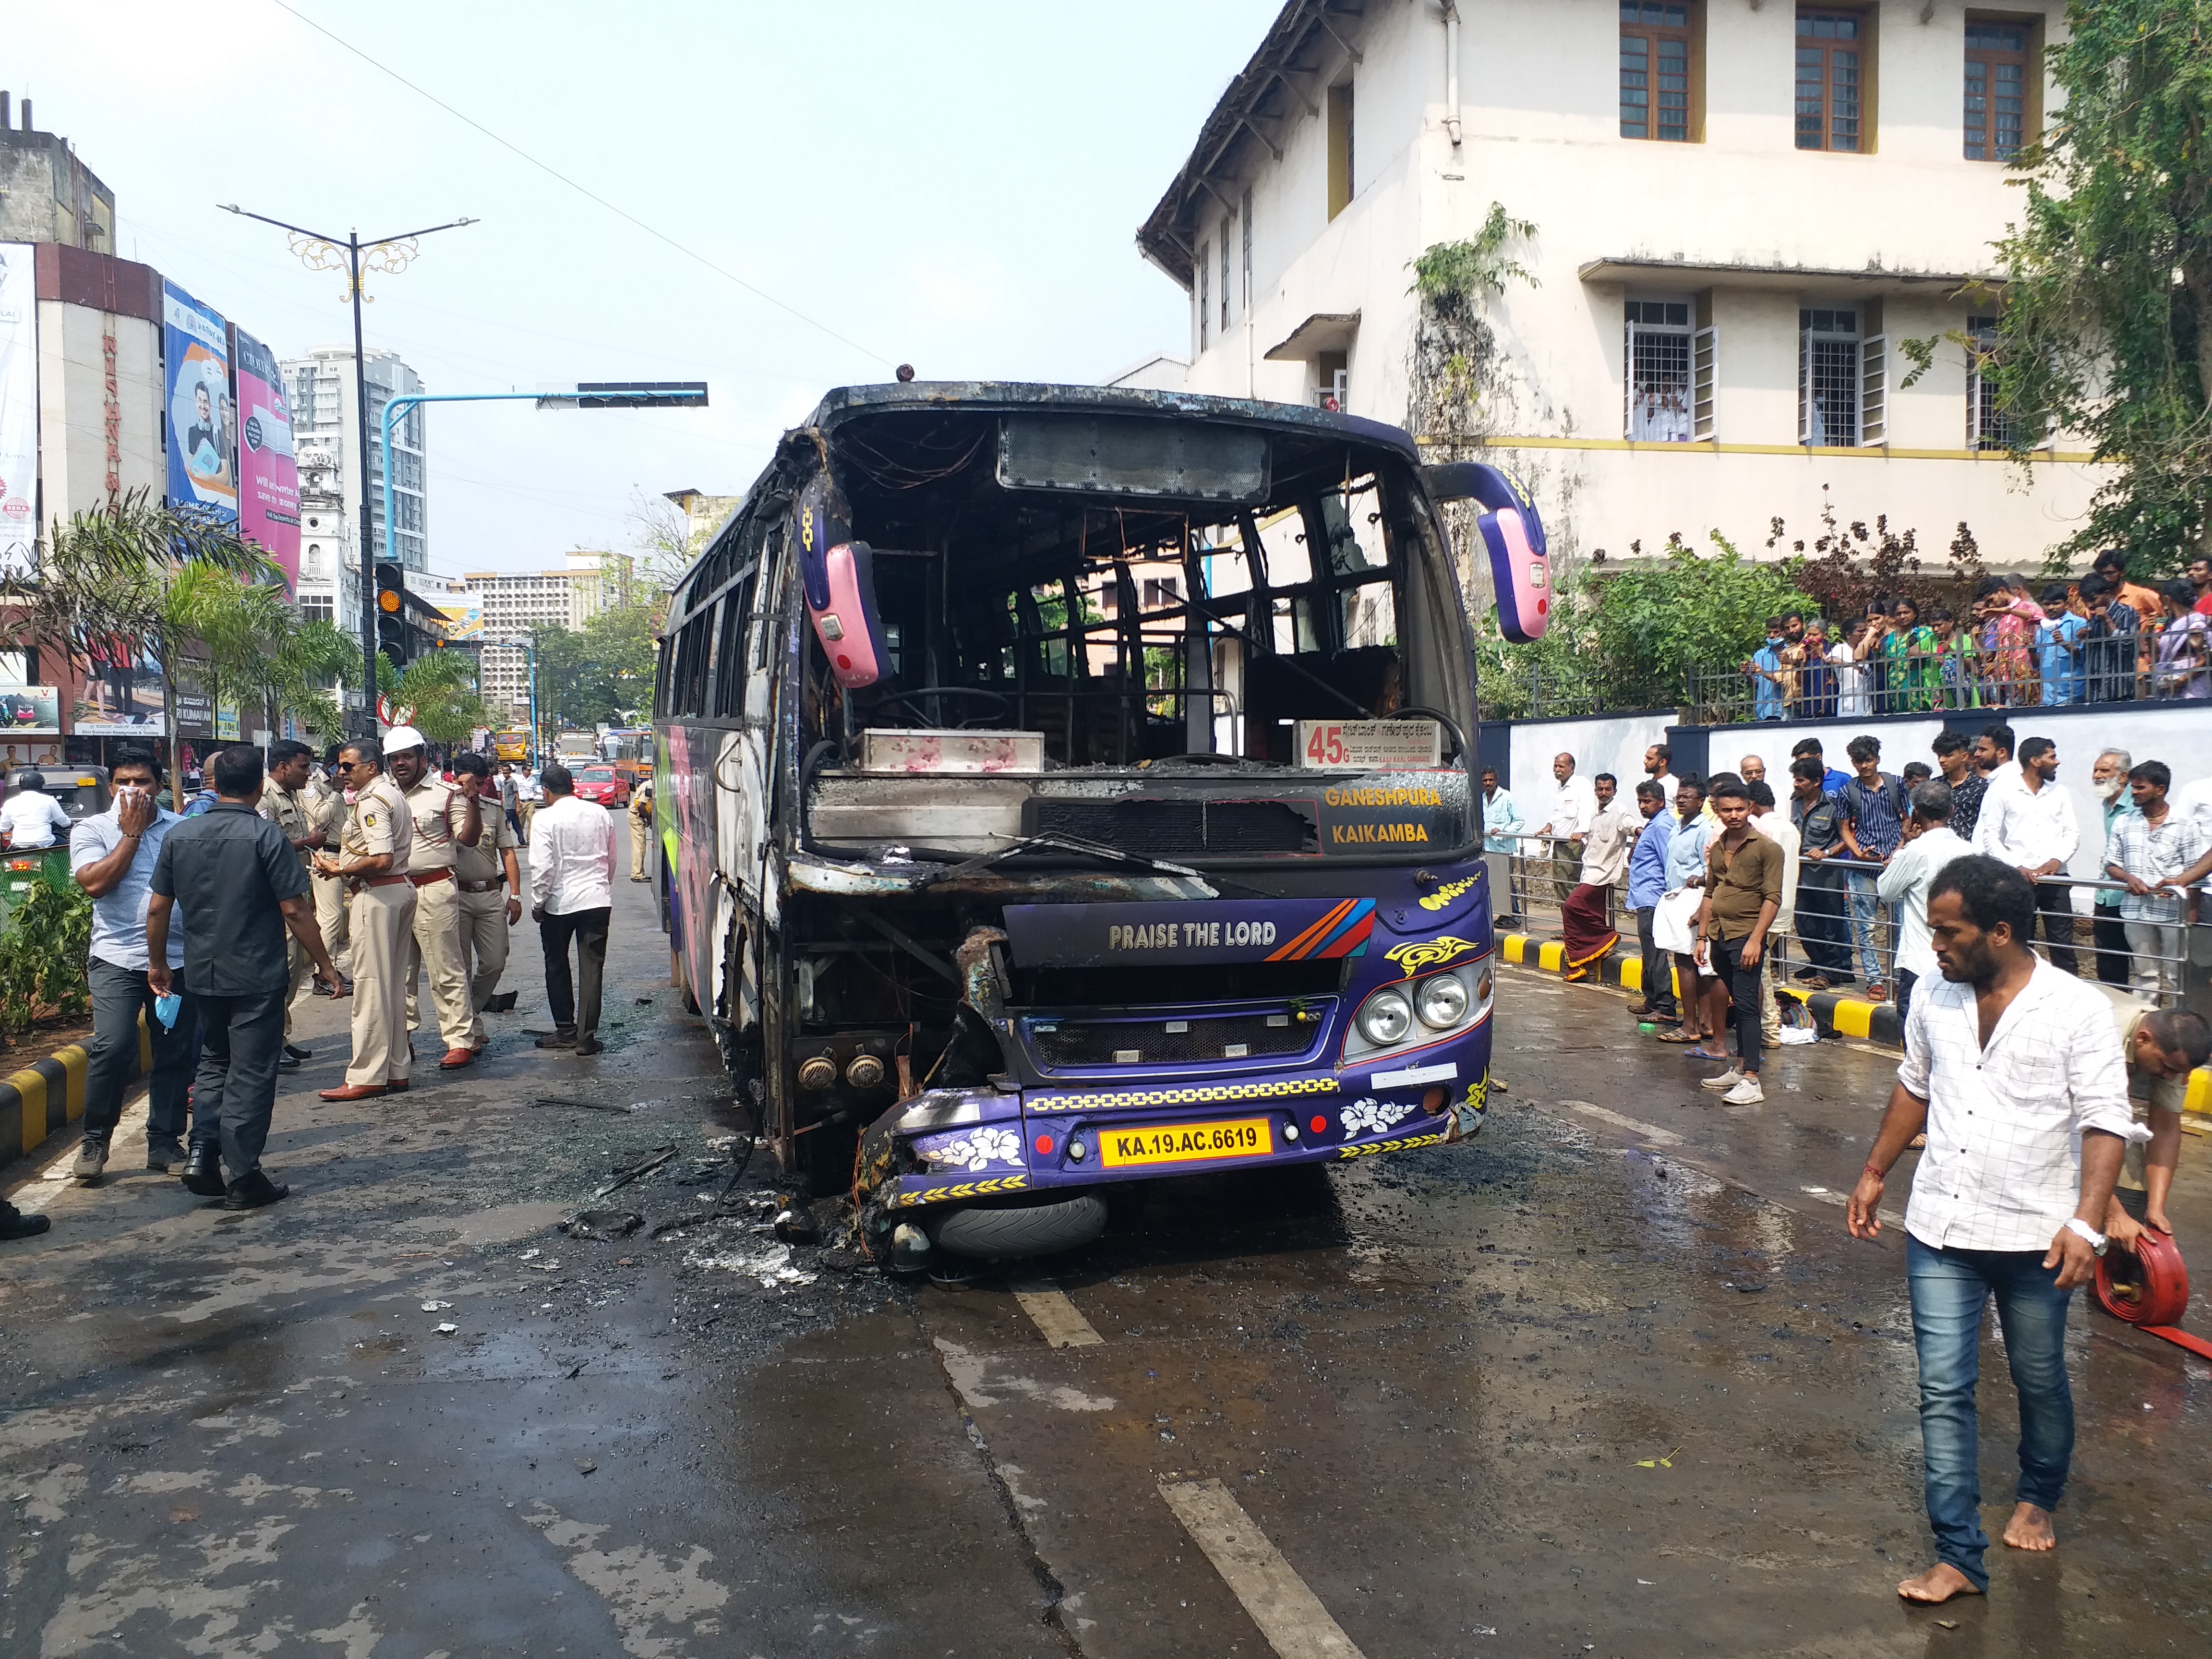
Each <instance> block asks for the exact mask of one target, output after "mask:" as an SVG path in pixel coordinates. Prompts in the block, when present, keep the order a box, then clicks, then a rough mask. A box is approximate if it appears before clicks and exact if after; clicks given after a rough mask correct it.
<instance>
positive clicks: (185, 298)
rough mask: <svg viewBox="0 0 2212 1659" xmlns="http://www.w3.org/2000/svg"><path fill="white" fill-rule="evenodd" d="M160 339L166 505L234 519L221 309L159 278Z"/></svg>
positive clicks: (234, 463)
mask: <svg viewBox="0 0 2212 1659" xmlns="http://www.w3.org/2000/svg"><path fill="white" fill-rule="evenodd" d="M161 343H162V351H163V356H164V361H165V362H166V363H167V385H166V386H165V387H164V388H163V391H164V395H165V397H166V399H167V401H166V402H165V403H164V404H163V405H162V407H163V410H164V412H165V413H166V414H167V416H168V419H167V433H168V448H169V502H170V505H172V506H173V507H185V506H190V505H191V504H193V503H197V504H198V505H199V506H201V507H204V508H206V509H207V511H208V513H209V514H210V516H211V517H213V518H215V519H216V520H220V521H222V523H225V524H232V523H235V522H236V521H237V519H238V471H237V468H238V406H237V405H236V404H234V403H233V402H232V400H231V395H230V342H229V337H228V331H227V330H226V329H225V327H224V325H223V320H222V318H221V317H220V316H218V315H216V313H214V312H212V311H210V310H209V309H208V308H207V307H205V306H204V305H202V304H201V303H200V302H199V301H197V300H195V299H194V298H192V296H191V295H189V294H187V293H185V291H184V289H180V288H179V287H178V286H177V285H176V284H175V283H170V282H164V283H162V284H161Z"/></svg>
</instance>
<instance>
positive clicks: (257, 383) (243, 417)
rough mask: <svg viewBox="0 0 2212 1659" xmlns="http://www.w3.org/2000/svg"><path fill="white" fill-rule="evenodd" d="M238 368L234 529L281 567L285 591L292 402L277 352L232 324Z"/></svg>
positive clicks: (293, 540)
mask: <svg viewBox="0 0 2212 1659" xmlns="http://www.w3.org/2000/svg"><path fill="white" fill-rule="evenodd" d="M231 333H232V342H233V344H234V347H235V349H236V350H235V356H234V359H233V361H234V364H235V366H236V368H237V374H238V417H239V418H238V451H237V454H238V532H239V534H240V535H241V536H243V537H244V538H246V540H247V541H249V542H252V544H254V545H255V546H257V547H258V548H259V549H260V550H262V551H263V552H264V553H266V554H267V555H268V556H270V558H272V559H274V560H276V562H277V563H278V564H280V565H282V566H283V569H284V592H285V594H286V595H287V596H288V597H289V596H290V595H291V594H293V593H295V592H297V591H298V588H299V583H300V468H299V464H298V460H297V459H296V458H295V455H294V453H293V450H292V405H291V402H290V400H289V398H286V397H285V395H284V380H283V376H282V375H281V374H278V373H277V372H276V355H275V354H274V353H273V352H271V351H270V349H269V348H268V347H267V346H265V345H264V344H262V343H261V342H260V341H258V340H257V339H255V338H254V337H252V335H251V334H248V333H247V332H246V331H245V330H244V329H242V328H238V329H233V330H232V331H231Z"/></svg>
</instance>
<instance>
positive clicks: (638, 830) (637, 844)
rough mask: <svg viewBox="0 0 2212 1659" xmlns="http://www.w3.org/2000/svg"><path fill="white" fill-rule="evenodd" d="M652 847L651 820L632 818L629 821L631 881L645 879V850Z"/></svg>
mask: <svg viewBox="0 0 2212 1659" xmlns="http://www.w3.org/2000/svg"><path fill="white" fill-rule="evenodd" d="M652 845H653V820H652V819H651V818H640V817H632V818H631V819H630V821H629V877H630V879H631V880H632V881H643V880H644V879H645V877H646V869H645V854H646V849H647V848H650V847H651V846H652Z"/></svg>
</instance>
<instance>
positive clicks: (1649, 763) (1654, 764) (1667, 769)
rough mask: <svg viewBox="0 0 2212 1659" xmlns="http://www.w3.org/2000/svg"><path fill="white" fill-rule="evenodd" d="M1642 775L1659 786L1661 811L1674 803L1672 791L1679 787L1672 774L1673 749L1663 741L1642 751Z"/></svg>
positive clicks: (1666, 809)
mask: <svg viewBox="0 0 2212 1659" xmlns="http://www.w3.org/2000/svg"><path fill="white" fill-rule="evenodd" d="M1644 776H1645V777H1647V778H1650V780H1651V781H1653V782H1654V783H1656V784H1657V785H1658V786H1659V799H1660V801H1661V803H1662V805H1661V806H1660V809H1659V810H1660V811H1662V812H1663V811H1668V810H1669V809H1670V808H1672V807H1673V805H1674V792H1675V791H1676V790H1677V789H1679V788H1680V787H1681V785H1680V782H1679V781H1676V779H1675V776H1674V750H1672V749H1669V748H1668V746H1667V745H1666V744H1663V743H1655V744H1652V745H1651V746H1650V748H1648V749H1646V750H1644Z"/></svg>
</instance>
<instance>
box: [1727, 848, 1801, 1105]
mask: <svg viewBox="0 0 2212 1659" xmlns="http://www.w3.org/2000/svg"><path fill="white" fill-rule="evenodd" d="M1797 894H1798V901H1799V904H1800V907H1801V908H1800V910H1799V914H1800V915H1802V914H1803V910H1802V904H1803V900H1804V894H1805V888H1804V878H1802V876H1801V877H1800V878H1798V887H1797ZM1749 937H1750V935H1749V934H1746V935H1745V936H1744V938H1745V939H1748V938H1749ZM1760 951H1761V955H1760V960H1759V963H1758V964H1757V965H1755V966H1753V967H1750V968H1747V967H1745V966H1744V965H1743V961H1742V957H1743V939H1723V938H1721V937H1720V935H1719V934H1717V933H1716V934H1714V935H1713V939H1712V963H1713V966H1714V967H1716V968H1717V969H1720V981H1721V988H1722V989H1723V990H1724V991H1726V992H1727V993H1728V994H1729V1004H1730V1005H1731V1006H1733V1007H1734V1008H1735V1048H1736V1064H1737V1067H1738V1069H1740V1070H1741V1071H1744V1072H1747V1073H1752V1074H1753V1075H1756V1074H1757V1073H1758V1071H1759V1043H1760V1042H1761V1041H1762V1040H1763V1038H1764V1037H1765V1031H1764V1030H1763V1024H1764V1022H1763V1021H1762V1020H1761V1019H1760V1017H1759V975H1760V974H1762V973H1763V972H1765V967H1766V963H1765V947H1764V946H1763V945H1762V946H1761V947H1760Z"/></svg>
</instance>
